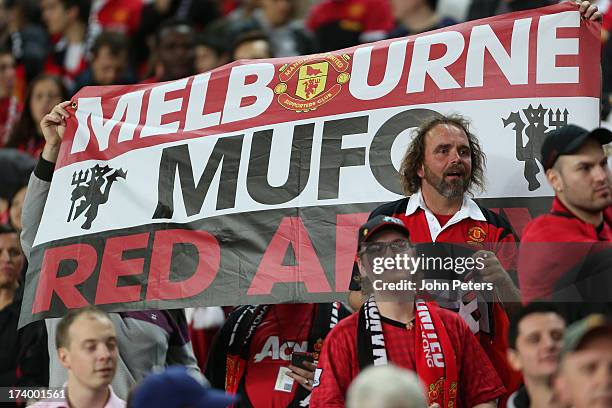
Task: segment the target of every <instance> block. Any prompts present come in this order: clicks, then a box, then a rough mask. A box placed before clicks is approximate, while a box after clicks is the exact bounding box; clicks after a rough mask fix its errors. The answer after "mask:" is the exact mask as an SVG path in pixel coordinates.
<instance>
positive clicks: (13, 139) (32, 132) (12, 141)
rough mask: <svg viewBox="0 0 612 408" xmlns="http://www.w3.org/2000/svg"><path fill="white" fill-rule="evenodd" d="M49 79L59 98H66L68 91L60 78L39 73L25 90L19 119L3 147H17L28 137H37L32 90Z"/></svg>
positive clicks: (25, 141) (27, 139)
mask: <svg viewBox="0 0 612 408" xmlns="http://www.w3.org/2000/svg"><path fill="white" fill-rule="evenodd" d="M45 80H51V81H53V82H55V84H56V85H57V86H58V88H59V90H60V93H61V100H62V101H65V100H67V99H68V91H67V90H66V87H65V86H64V84H63V82H62V80H61V79H60V78H59V77H58V76H55V75H48V74H41V75H38V76H37V77H36V78H34V79H33V80H32V82H30V85H29V86H28V91H27V92H26V96H25V100H24V102H23V111H22V112H21V115H19V119H18V120H17V122H16V123H15V126H13V129H12V130H11V134H10V136H9V138H8V141H7V142H6V146H5V147H15V148H17V147H19V146H21V145H23V144H26V143H27V142H28V141H29V140H30V139H35V138H36V137H38V124H37V123H35V122H34V118H32V108H30V101H31V100H32V92H33V90H34V87H35V86H36V85H37V84H38V83H39V82H42V81H45Z"/></svg>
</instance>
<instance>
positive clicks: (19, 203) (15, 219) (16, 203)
mask: <svg viewBox="0 0 612 408" xmlns="http://www.w3.org/2000/svg"><path fill="white" fill-rule="evenodd" d="M27 191H28V186H27V185H24V186H23V187H21V188H20V189H19V190H17V192H16V193H15V195H13V198H12V199H11V205H10V207H9V220H10V223H11V226H12V227H13V228H15V230H17V232H19V233H20V232H21V211H22V209H23V200H24V199H25V195H26V192H27Z"/></svg>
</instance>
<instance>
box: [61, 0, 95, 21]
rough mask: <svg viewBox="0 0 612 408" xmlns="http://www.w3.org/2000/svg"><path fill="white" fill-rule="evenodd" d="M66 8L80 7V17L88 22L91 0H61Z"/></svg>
mask: <svg viewBox="0 0 612 408" xmlns="http://www.w3.org/2000/svg"><path fill="white" fill-rule="evenodd" d="M60 3H62V4H63V5H64V8H65V9H69V8H73V7H76V8H78V9H79V16H78V19H79V20H81V22H83V23H85V24H87V22H88V20H89V11H90V9H91V3H92V2H91V0H60Z"/></svg>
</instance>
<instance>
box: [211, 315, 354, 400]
mask: <svg viewBox="0 0 612 408" xmlns="http://www.w3.org/2000/svg"><path fill="white" fill-rule="evenodd" d="M348 314H349V312H348V310H346V309H345V308H344V307H343V306H342V305H341V304H340V303H333V304H332V303H320V304H312V303H309V304H297V303H294V304H276V305H258V306H243V307H241V308H238V309H236V310H235V311H234V312H233V313H232V314H230V316H229V318H228V320H227V321H226V322H225V324H224V325H223V327H222V328H221V330H220V331H219V335H218V336H217V338H216V339H215V342H214V344H213V348H212V350H211V352H210V354H209V359H208V363H207V365H206V378H208V379H209V380H210V383H211V384H212V386H213V387H215V388H220V389H225V391H227V392H230V393H238V394H240V397H241V403H240V405H239V406H240V407H253V408H260V407H298V406H304V405H301V404H305V403H306V401H308V399H310V391H311V390H312V386H313V378H314V370H315V367H316V366H315V364H314V363H313V362H312V361H313V360H315V361H316V360H318V358H319V352H320V351H321V346H322V344H323V341H324V339H325V337H326V336H327V333H329V331H330V330H331V328H332V327H334V326H335V325H336V323H337V322H338V321H339V320H340V319H342V318H344V317H346V316H347V315H348ZM295 352H302V353H304V352H308V353H312V354H310V357H311V358H310V359H306V360H305V361H301V363H300V366H301V367H297V366H294V365H290V364H289V363H290V362H292V355H293V353H295ZM296 363H297V362H296ZM296 383H297V384H296ZM306 406H307V405H306Z"/></svg>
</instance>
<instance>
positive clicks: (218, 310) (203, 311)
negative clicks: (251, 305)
mask: <svg viewBox="0 0 612 408" xmlns="http://www.w3.org/2000/svg"><path fill="white" fill-rule="evenodd" d="M224 309H226V310H227V314H228V315H229V313H230V312H231V311H232V310H233V307H226V308H222V307H219V306H210V307H202V306H200V307H195V308H193V309H186V310H185V314H186V315H187V322H188V323H189V337H190V338H191V345H192V346H193V354H194V355H195V356H196V359H197V360H198V367H200V370H202V372H204V371H205V370H206V361H207V360H208V353H209V352H210V349H211V347H212V342H213V340H214V338H215V335H216V334H217V332H218V331H219V329H220V328H221V327H222V326H223V323H225V318H226V311H225V310H224Z"/></svg>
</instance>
